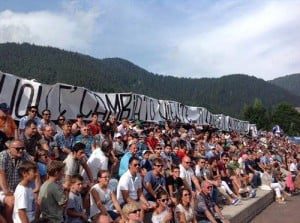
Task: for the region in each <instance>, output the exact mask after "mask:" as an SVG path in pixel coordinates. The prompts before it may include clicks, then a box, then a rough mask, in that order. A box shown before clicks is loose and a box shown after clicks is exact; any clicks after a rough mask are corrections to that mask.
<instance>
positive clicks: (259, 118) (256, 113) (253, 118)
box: [243, 98, 270, 129]
mask: <svg viewBox="0 0 300 223" xmlns="http://www.w3.org/2000/svg"><path fill="white" fill-rule="evenodd" d="M243 116H244V119H246V120H248V121H249V122H250V123H254V124H256V126H257V128H258V129H269V127H270V125H269V123H270V122H269V120H270V119H269V116H268V112H267V109H266V108H265V107H264V106H263V103H262V101H261V100H259V99H258V98H255V100H254V102H253V105H245V106H244V109H243Z"/></svg>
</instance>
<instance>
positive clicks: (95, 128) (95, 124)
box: [87, 112, 101, 136]
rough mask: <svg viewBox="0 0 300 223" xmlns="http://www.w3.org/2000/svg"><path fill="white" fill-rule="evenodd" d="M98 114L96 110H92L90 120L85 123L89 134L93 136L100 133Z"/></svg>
mask: <svg viewBox="0 0 300 223" xmlns="http://www.w3.org/2000/svg"><path fill="white" fill-rule="evenodd" d="M98 116H99V113H98V112H93V113H92V120H91V122H90V123H89V124H88V125H87V126H88V128H89V129H90V130H91V134H92V135H93V136H95V135H98V134H99V133H101V125H100V124H99V121H98Z"/></svg>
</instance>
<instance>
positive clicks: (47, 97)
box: [45, 87, 53, 109]
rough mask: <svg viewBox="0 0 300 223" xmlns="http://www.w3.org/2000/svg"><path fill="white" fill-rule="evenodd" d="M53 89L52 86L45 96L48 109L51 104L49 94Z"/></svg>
mask: <svg viewBox="0 0 300 223" xmlns="http://www.w3.org/2000/svg"><path fill="white" fill-rule="evenodd" d="M52 90H53V87H51V88H50V89H49V91H48V93H47V95H46V98H45V101H46V102H45V104H46V109H48V107H49V104H48V100H49V95H50V93H51V91H52Z"/></svg>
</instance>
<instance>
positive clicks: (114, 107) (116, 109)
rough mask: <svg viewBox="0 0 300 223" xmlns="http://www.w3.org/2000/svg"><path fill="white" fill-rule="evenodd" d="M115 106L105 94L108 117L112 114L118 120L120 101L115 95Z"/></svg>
mask: <svg viewBox="0 0 300 223" xmlns="http://www.w3.org/2000/svg"><path fill="white" fill-rule="evenodd" d="M114 97H115V104H114V105H113V104H112V103H111V101H110V99H109V96H108V95H107V94H105V99H106V102H107V107H108V110H109V115H111V114H112V113H113V114H115V115H116V117H117V119H118V120H120V117H119V116H120V107H121V106H120V101H119V95H118V94H115V95H114Z"/></svg>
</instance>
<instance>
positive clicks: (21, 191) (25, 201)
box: [12, 184, 35, 223]
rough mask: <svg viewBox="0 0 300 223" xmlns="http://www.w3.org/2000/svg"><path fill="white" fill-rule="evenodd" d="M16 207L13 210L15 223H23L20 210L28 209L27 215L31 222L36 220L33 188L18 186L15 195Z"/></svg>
mask: <svg viewBox="0 0 300 223" xmlns="http://www.w3.org/2000/svg"><path fill="white" fill-rule="evenodd" d="M14 197H15V205H14V210H13V216H12V217H13V222H14V223H22V221H21V219H20V217H19V209H26V214H27V217H28V219H29V221H30V222H32V221H33V220H34V217H35V200H34V194H33V191H32V188H30V187H24V186H23V185H21V184H18V186H17V188H16V190H15V193H14Z"/></svg>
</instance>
